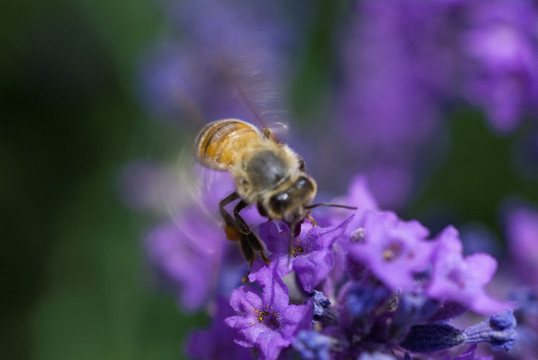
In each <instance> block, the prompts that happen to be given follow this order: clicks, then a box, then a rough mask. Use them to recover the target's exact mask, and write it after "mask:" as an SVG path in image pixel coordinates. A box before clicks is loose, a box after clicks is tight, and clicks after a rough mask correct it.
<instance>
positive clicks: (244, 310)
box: [146, 177, 516, 359]
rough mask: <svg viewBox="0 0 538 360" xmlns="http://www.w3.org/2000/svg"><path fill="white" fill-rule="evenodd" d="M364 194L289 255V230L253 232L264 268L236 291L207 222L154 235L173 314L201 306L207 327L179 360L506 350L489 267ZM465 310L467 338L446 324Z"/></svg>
mask: <svg viewBox="0 0 538 360" xmlns="http://www.w3.org/2000/svg"><path fill="white" fill-rule="evenodd" d="M219 183H220V184H224V183H225V181H218V180H217V182H216V183H215V184H219ZM366 185H367V183H366V181H365V178H364V177H359V178H356V180H355V181H354V182H353V184H352V186H351V188H350V193H349V195H348V196H347V198H346V200H347V202H348V203H351V204H354V205H356V206H358V208H359V209H358V210H356V211H352V212H351V213H350V212H349V211H347V212H346V211H343V210H342V209H339V210H338V212H336V213H333V214H329V215H326V216H321V217H318V218H317V220H318V221H319V224H314V223H312V222H311V221H309V220H306V221H305V222H304V224H303V227H302V231H301V233H300V235H299V236H298V237H297V238H295V239H294V240H293V243H292V251H291V257H289V256H288V241H289V229H287V228H286V227H285V225H284V224H281V223H277V222H272V221H265V222H263V221H261V224H260V225H259V227H258V229H257V232H258V234H259V236H260V238H261V239H262V240H263V241H264V243H265V245H266V247H267V250H268V251H269V252H270V253H271V255H270V256H269V260H270V263H269V264H266V263H265V262H264V261H262V260H260V259H258V260H256V261H255V263H254V265H253V267H252V269H251V272H250V274H249V275H248V279H243V281H242V280H241V279H242V277H243V276H244V275H245V274H246V272H247V267H246V263H245V262H244V261H243V262H242V261H241V260H240V259H238V254H239V249H238V248H237V247H236V246H231V247H230V246H228V245H235V244H233V243H232V242H231V241H228V240H226V236H225V232H224V230H223V228H222V227H219V226H215V224H214V223H210V222H211V221H213V220H211V216H206V217H204V216H201V214H200V213H197V212H195V211H194V212H193V211H192V210H189V212H188V213H185V214H183V215H182V216H180V217H179V218H178V219H179V221H176V222H172V223H167V224H165V225H163V226H161V227H157V228H156V229H154V230H153V231H151V232H150V233H149V234H148V236H147V238H146V245H147V248H148V254H149V256H150V260H151V261H152V263H153V265H154V266H155V267H156V269H157V270H158V273H159V274H160V275H161V276H162V278H163V279H164V280H165V281H166V283H167V284H169V285H170V286H171V287H172V289H173V290H175V291H177V293H178V298H179V301H180V303H181V305H182V307H183V308H185V309H196V308H202V307H206V308H208V309H209V312H210V314H211V317H212V325H211V326H210V328H209V329H206V330H199V331H196V332H194V333H193V334H192V335H191V337H190V339H189V341H188V343H187V345H186V352H187V354H188V355H189V356H191V357H193V358H199V359H220V358H223V359H224V358H230V357H229V356H231V355H230V354H234V355H233V358H235V359H253V358H260V359H287V358H294V357H300V358H305V359H347V358H358V359H369V358H371V359H404V358H406V359H408V358H413V357H414V356H417V358H418V357H420V358H429V359H453V358H454V359H482V358H481V357H475V355H474V354H475V348H476V345H475V344H477V343H489V344H491V347H492V348H493V349H494V350H498V349H504V350H509V349H510V348H511V347H512V346H513V344H514V342H515V339H516V333H515V330H514V329H515V326H516V322H515V318H514V315H513V313H512V311H511V310H509V307H510V303H508V302H503V301H500V300H497V299H495V298H493V297H492V296H490V295H489V294H488V293H487V292H486V289H485V287H486V285H487V284H488V283H489V282H490V280H491V278H492V276H493V273H494V272H495V268H496V262H495V260H494V259H493V258H492V257H490V256H489V255H486V254H473V255H470V256H466V257H465V256H463V255H462V245H461V242H460V239H459V235H458V232H457V230H456V229H455V228H453V227H451V226H449V227H447V228H446V229H445V230H443V231H442V232H441V233H439V234H438V235H437V236H435V237H433V238H432V237H430V236H429V231H428V230H427V229H426V228H425V227H424V226H422V225H421V224H420V223H419V222H418V221H415V220H412V221H403V220H401V219H399V218H398V217H397V215H396V214H394V213H393V212H390V211H381V210H379V208H378V205H377V204H376V203H375V200H374V198H373V197H372V195H371V194H370V192H369V190H368V188H367V186H366ZM224 187H225V186H224ZM210 197H211V198H212V197H213V196H210ZM205 200H206V201H208V203H211V202H215V200H216V198H215V199H213V200H212V201H211V199H205ZM214 209H215V210H216V209H217V208H216V207H215V208H214ZM209 210H210V209H209ZM250 221H253V222H255V223H256V222H258V223H260V219H259V218H258V219H255V218H251V219H250ZM204 229H205V230H204ZM468 311H471V312H473V313H475V314H479V315H484V316H488V315H491V317H490V318H489V319H488V320H485V321H483V322H480V323H478V324H476V325H473V326H470V327H468V328H466V329H459V328H457V327H456V326H455V325H451V324H450V323H449V321H450V320H451V319H453V318H456V317H458V316H461V315H462V314H464V313H466V312H468ZM466 344H467V345H468V347H467V348H465V347H464V348H463V349H462V348H461V346H464V345H466ZM458 353H461V354H459V355H458ZM454 356H456V357H454ZM484 359H485V358H484Z"/></svg>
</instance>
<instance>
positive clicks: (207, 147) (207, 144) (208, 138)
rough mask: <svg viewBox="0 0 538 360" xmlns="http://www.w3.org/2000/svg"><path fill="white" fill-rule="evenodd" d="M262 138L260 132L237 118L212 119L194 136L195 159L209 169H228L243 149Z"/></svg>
mask: <svg viewBox="0 0 538 360" xmlns="http://www.w3.org/2000/svg"><path fill="white" fill-rule="evenodd" d="M262 139H263V135H262V133H261V132H260V131H259V130H258V129H257V128H256V127H255V126H254V125H252V124H249V123H247V122H244V121H241V120H237V119H226V120H218V121H213V122H211V123H209V124H207V125H206V126H204V128H203V129H202V130H201V131H200V133H199V134H198V137H197V138H196V142H195V144H194V150H195V153H196V159H197V160H198V161H199V162H200V163H201V164H202V165H204V166H207V167H208V168H211V169H215V170H230V169H231V167H232V166H234V165H235V163H236V162H237V161H238V156H239V155H240V154H242V153H243V152H244V150H245V149H248V148H251V147H252V144H253V143H254V144H258V143H259V142H260V140H262Z"/></svg>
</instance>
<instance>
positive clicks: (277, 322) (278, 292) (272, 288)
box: [225, 265, 312, 359]
mask: <svg viewBox="0 0 538 360" xmlns="http://www.w3.org/2000/svg"><path fill="white" fill-rule="evenodd" d="M257 275H258V276H256V281H257V283H258V284H260V285H261V294H260V291H259V290H258V289H256V288H255V287H254V286H246V285H245V286H241V287H239V288H238V289H236V290H235V291H234V292H233V293H232V295H231V299H230V305H231V306H232V308H233V309H234V310H235V312H236V313H237V314H238V315H236V316H231V317H228V318H226V320H225V322H226V324H227V325H228V326H230V327H231V328H232V330H233V331H234V341H235V342H236V343H237V344H239V345H241V346H244V347H256V348H257V349H258V350H259V351H260V358H261V359H276V358H277V357H278V355H279V354H280V351H281V350H282V349H284V348H285V347H287V346H289V345H291V344H292V343H293V339H294V337H295V335H296V334H297V333H298V332H299V331H300V330H308V329H310V328H311V326H312V308H311V307H310V306H308V305H289V304H288V302H289V295H288V288H287V287H286V285H285V284H284V282H283V281H282V280H281V279H280V277H279V276H278V275H277V276H275V275H276V271H275V265H269V266H266V267H265V268H262V270H261V271H260V272H258V274H257Z"/></svg>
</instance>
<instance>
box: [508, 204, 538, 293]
mask: <svg viewBox="0 0 538 360" xmlns="http://www.w3.org/2000/svg"><path fill="white" fill-rule="evenodd" d="M506 222H507V224H506V227H507V238H508V248H509V250H510V254H511V256H512V259H513V262H514V268H515V270H516V271H518V273H519V275H520V276H521V278H522V279H524V280H525V283H526V284H527V285H533V286H538V279H537V278H536V274H538V211H537V210H536V209H534V208H531V207H527V206H518V207H515V208H513V209H512V210H511V211H510V212H509V213H508V215H507V221H506Z"/></svg>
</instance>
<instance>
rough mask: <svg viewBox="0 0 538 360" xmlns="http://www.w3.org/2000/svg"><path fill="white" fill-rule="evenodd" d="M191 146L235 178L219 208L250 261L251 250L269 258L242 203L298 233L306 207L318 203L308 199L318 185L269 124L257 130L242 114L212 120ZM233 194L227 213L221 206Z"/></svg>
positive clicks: (206, 163) (204, 161) (210, 164)
mask: <svg viewBox="0 0 538 360" xmlns="http://www.w3.org/2000/svg"><path fill="white" fill-rule="evenodd" d="M194 151H195V154H196V159H197V160H198V162H200V163H201V164H202V165H204V166H206V167H208V168H210V169H214V170H221V171H229V172H230V173H231V175H232V177H233V179H234V181H235V186H236V190H235V191H234V192H233V193H231V194H230V195H228V196H227V197H225V198H224V199H223V200H222V201H220V203H219V210H220V213H221V215H222V217H223V219H224V222H225V224H226V232H227V234H228V236H229V237H231V238H233V239H237V240H239V241H240V245H241V249H242V251H243V254H244V256H245V258H246V259H247V261H248V262H249V263H250V265H251V266H252V263H253V262H254V260H255V253H256V252H258V253H259V254H260V257H261V258H262V259H263V260H264V261H265V262H266V263H268V259H267V257H266V256H265V254H264V249H263V245H262V243H261V241H260V239H259V238H258V236H257V235H256V234H254V233H253V232H252V231H251V230H250V228H249V226H248V225H247V223H246V222H245V220H244V219H243V218H242V217H241V215H240V214H239V212H240V211H241V210H242V209H244V208H245V207H247V206H249V205H251V204H255V205H256V206H257V207H258V211H259V213H260V215H262V216H264V217H267V218H269V219H271V220H280V221H283V222H284V223H285V224H286V225H287V226H288V228H289V229H290V230H291V232H292V234H293V236H297V235H299V233H300V231H301V223H302V222H303V221H304V219H305V218H306V217H307V216H308V215H309V212H310V209H311V208H312V207H315V206H318V205H320V204H316V205H312V202H313V200H314V198H315V196H316V192H317V186H316V182H315V181H314V179H312V178H311V177H310V176H309V175H307V174H306V172H305V163H304V161H303V159H302V158H301V157H300V156H299V155H298V154H297V153H295V152H294V151H293V150H291V149H290V148H289V147H288V146H287V145H286V144H284V143H282V142H280V141H278V140H277V139H276V137H275V136H274V134H273V132H272V131H271V130H270V129H269V128H264V129H263V130H262V131H260V130H259V129H258V128H257V127H255V126H254V125H252V124H250V123H248V122H245V121H242V120H238V119H224V120H217V121H214V122H211V123H209V124H207V125H206V126H205V127H204V128H203V129H202V130H201V131H200V133H199V134H198V136H197V138H196V141H195V146H194ZM237 199H240V201H239V202H238V203H237V205H236V206H235V208H234V210H233V216H232V215H230V213H228V211H226V209H225V206H226V205H227V204H229V203H231V202H232V201H234V200H237ZM231 234H236V236H237V238H235V236H234V235H231ZM290 240H291V238H290ZM290 244H291V241H290Z"/></svg>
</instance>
